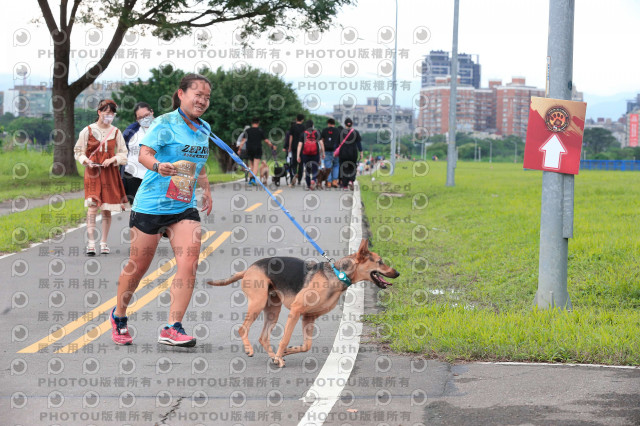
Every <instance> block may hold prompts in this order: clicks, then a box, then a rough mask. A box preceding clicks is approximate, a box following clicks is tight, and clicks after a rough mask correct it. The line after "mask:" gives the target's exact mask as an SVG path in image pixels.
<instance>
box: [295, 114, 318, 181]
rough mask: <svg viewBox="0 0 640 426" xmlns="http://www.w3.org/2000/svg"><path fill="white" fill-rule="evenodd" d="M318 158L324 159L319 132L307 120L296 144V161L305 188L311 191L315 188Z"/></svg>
mask: <svg viewBox="0 0 640 426" xmlns="http://www.w3.org/2000/svg"><path fill="white" fill-rule="evenodd" d="M320 158H324V147H323V146H322V141H321V139H320V132H318V131H317V130H316V129H315V128H314V127H313V120H307V122H306V123H305V131H304V132H303V134H302V140H301V141H300V142H298V151H297V157H296V159H297V160H298V164H300V165H302V168H303V169H304V171H305V180H306V182H307V188H309V189H310V190H311V191H313V190H314V189H315V188H316V177H317V176H318V164H319V163H320Z"/></svg>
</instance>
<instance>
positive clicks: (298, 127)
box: [287, 114, 305, 187]
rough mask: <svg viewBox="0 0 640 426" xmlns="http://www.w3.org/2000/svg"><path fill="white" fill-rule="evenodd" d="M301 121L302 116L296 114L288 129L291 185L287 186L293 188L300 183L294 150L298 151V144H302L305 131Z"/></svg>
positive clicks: (299, 172)
mask: <svg viewBox="0 0 640 426" xmlns="http://www.w3.org/2000/svg"><path fill="white" fill-rule="evenodd" d="M303 121H304V114H298V116H297V117H296V122H295V124H293V125H292V126H291V128H290V129H289V143H288V144H287V146H288V148H289V152H290V153H291V170H292V172H293V175H292V176H291V184H290V185H289V186H291V187H293V186H295V184H296V183H300V182H302V167H301V166H300V164H299V163H298V161H297V159H298V158H297V155H296V150H297V149H298V144H299V143H300V142H302V134H303V133H304V131H305V126H304V124H302V122H303Z"/></svg>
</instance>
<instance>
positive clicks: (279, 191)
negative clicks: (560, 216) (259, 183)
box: [273, 189, 282, 195]
mask: <svg viewBox="0 0 640 426" xmlns="http://www.w3.org/2000/svg"><path fill="white" fill-rule="evenodd" d="M281 192H282V189H278V190H277V191H276V192H274V193H273V195H278V194H279V193H281Z"/></svg>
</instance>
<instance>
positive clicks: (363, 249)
mask: <svg viewBox="0 0 640 426" xmlns="http://www.w3.org/2000/svg"><path fill="white" fill-rule="evenodd" d="M369 253H370V252H369V240H368V239H367V238H363V239H362V242H361V243H360V247H359V248H358V252H357V253H356V260H357V261H358V262H364V261H365V260H366V259H367V258H368V257H369Z"/></svg>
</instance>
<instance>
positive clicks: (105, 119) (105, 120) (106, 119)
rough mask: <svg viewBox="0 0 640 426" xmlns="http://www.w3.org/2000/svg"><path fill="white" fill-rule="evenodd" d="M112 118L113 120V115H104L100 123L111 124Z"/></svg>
mask: <svg viewBox="0 0 640 426" xmlns="http://www.w3.org/2000/svg"><path fill="white" fill-rule="evenodd" d="M114 118H115V116H114V115H105V116H104V117H102V122H103V123H104V124H111V122H112V121H113V119H114Z"/></svg>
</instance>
